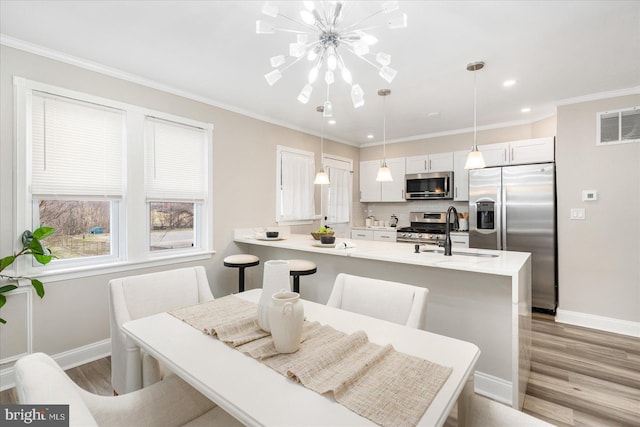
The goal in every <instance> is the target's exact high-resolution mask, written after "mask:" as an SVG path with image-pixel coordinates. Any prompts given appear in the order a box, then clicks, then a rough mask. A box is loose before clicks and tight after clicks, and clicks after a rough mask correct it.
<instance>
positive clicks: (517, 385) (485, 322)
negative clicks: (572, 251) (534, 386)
mask: <svg viewBox="0 0 640 427" xmlns="http://www.w3.org/2000/svg"><path fill="white" fill-rule="evenodd" d="M257 235H258V236H259V234H256V233H255V232H254V230H252V229H244V230H236V232H235V238H234V240H235V242H236V243H237V244H239V245H240V248H241V250H242V251H246V253H251V254H254V255H257V256H258V257H260V260H261V261H262V263H261V266H262V264H263V263H264V262H265V261H267V260H270V259H301V258H302V259H308V260H310V261H313V262H315V263H316V265H317V266H318V272H317V273H316V274H314V275H310V276H304V277H303V278H302V280H301V283H300V293H301V294H302V297H303V298H305V299H309V300H312V301H316V302H319V303H326V301H327V299H328V297H329V294H330V293H331V288H332V286H333V281H334V280H335V277H336V275H337V274H338V273H348V274H354V275H359V276H366V277H373V278H378V279H383V280H392V281H397V282H403V283H409V284H412V285H416V286H423V287H426V288H428V289H429V303H428V310H427V329H428V330H429V331H432V332H435V333H438V334H442V335H447V336H451V337H454V338H458V339H461V340H464V341H470V342H472V343H474V344H476V345H477V346H478V347H480V350H481V352H482V354H481V356H480V359H479V361H478V364H477V370H476V375H475V388H476V391H477V392H478V393H480V394H483V395H486V396H489V397H492V398H494V399H497V400H500V401H502V402H505V403H507V404H510V405H512V406H513V407H514V408H518V409H521V408H522V403H523V399H524V394H525V392H526V384H527V380H528V377H529V369H530V353H531V333H530V331H531V256H530V254H528V253H523V252H509V251H490V250H481V249H457V248H454V254H453V255H452V256H450V257H445V256H444V255H443V254H442V252H438V251H441V248H438V247H435V246H421V252H419V253H415V247H414V245H413V244H411V243H391V242H379V241H363V240H358V241H352V240H350V239H340V238H337V239H336V246H335V247H326V246H320V245H319V242H318V241H316V240H313V238H312V237H311V235H297V234H287V233H283V234H281V237H282V239H281V240H261V239H259V238H256V236H257ZM345 244H346V247H345ZM261 266H260V267H259V268H254V269H253V271H252V272H251V276H250V277H249V281H248V284H247V288H252V287H260V286H261V282H262V270H261V269H262V267H261Z"/></svg>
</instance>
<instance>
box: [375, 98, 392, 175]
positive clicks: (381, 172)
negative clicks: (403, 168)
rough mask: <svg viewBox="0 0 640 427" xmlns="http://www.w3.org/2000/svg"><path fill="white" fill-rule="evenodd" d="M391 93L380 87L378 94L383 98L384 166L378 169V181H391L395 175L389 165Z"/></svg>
mask: <svg viewBox="0 0 640 427" xmlns="http://www.w3.org/2000/svg"><path fill="white" fill-rule="evenodd" d="M389 94H391V90H390V89H380V90H379V91H378V95H380V96H383V97H384V98H382V166H380V169H378V176H376V181H378V182H391V181H393V177H392V176H391V169H389V168H388V167H387V110H386V108H385V99H386V96H387V95H389Z"/></svg>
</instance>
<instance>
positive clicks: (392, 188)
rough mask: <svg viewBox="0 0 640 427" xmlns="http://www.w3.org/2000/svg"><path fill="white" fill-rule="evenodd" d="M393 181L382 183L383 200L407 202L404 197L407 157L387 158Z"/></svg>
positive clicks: (381, 196) (381, 195)
mask: <svg viewBox="0 0 640 427" xmlns="http://www.w3.org/2000/svg"><path fill="white" fill-rule="evenodd" d="M387 166H388V167H389V169H390V170H391V176H392V177H393V181H391V182H383V183H381V184H382V185H381V194H380V201H381V202H406V200H405V198H404V175H405V173H406V172H405V158H404V157H399V158H396V159H387Z"/></svg>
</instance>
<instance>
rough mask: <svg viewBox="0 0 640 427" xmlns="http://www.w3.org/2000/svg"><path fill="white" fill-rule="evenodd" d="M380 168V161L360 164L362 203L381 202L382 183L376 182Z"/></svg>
mask: <svg viewBox="0 0 640 427" xmlns="http://www.w3.org/2000/svg"><path fill="white" fill-rule="evenodd" d="M379 168H380V161H379V160H369V161H366V162H360V201H361V202H379V201H380V183H379V182H378V181H376V176H377V175H378V169H379ZM403 178H404V177H403Z"/></svg>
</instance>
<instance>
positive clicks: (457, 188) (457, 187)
mask: <svg viewBox="0 0 640 427" xmlns="http://www.w3.org/2000/svg"><path fill="white" fill-rule="evenodd" d="M457 198H458V187H456V199H457Z"/></svg>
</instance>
